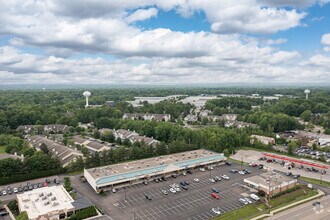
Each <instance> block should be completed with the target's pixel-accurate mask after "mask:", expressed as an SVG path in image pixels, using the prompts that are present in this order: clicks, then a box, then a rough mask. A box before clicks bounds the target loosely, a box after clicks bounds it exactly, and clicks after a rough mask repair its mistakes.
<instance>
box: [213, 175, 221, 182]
mask: <svg viewBox="0 0 330 220" xmlns="http://www.w3.org/2000/svg"><path fill="white" fill-rule="evenodd" d="M213 179H214V180H215V182H218V181H221V178H220V177H219V176H215V177H214V178H213Z"/></svg>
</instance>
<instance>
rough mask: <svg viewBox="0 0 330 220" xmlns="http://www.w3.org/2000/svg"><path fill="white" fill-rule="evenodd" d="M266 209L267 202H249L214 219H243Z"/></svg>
mask: <svg viewBox="0 0 330 220" xmlns="http://www.w3.org/2000/svg"><path fill="white" fill-rule="evenodd" d="M258 208H259V209H262V210H265V209H266V208H267V207H266V205H265V204H259V205H255V204H249V205H246V206H244V207H242V208H240V209H236V210H233V211H231V212H227V213H225V214H223V215H220V216H219V217H216V218H214V220H238V219H242V218H244V217H246V216H251V215H253V214H256V213H258V212H260V210H259V209H258Z"/></svg>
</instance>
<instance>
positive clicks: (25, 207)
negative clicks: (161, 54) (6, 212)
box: [17, 186, 74, 219]
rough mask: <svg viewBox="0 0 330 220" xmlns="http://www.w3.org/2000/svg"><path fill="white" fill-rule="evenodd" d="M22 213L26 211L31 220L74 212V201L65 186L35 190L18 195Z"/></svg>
mask: <svg viewBox="0 0 330 220" xmlns="http://www.w3.org/2000/svg"><path fill="white" fill-rule="evenodd" d="M17 202H18V205H19V207H20V211H21V212H23V211H26V212H27V214H28V217H29V219H35V218H38V217H39V216H41V215H47V214H48V213H50V212H56V211H61V210H73V209H74V206H73V205H72V203H73V202H74V200H73V199H72V198H71V196H70V195H69V193H68V192H67V191H66V190H65V189H64V187H63V186H50V187H43V188H38V189H34V190H33V191H28V192H24V193H23V194H18V195H17Z"/></svg>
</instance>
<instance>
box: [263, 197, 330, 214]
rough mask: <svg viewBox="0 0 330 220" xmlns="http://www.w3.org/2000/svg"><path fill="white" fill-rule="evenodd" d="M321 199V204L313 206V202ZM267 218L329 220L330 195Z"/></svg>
mask: <svg viewBox="0 0 330 220" xmlns="http://www.w3.org/2000/svg"><path fill="white" fill-rule="evenodd" d="M315 201H320V202H321V204H320V205H316V206H313V202H315ZM266 219H267V220H283V219H285V220H297V219H299V220H311V219H313V220H328V219H330V196H326V197H323V198H321V199H318V200H314V201H310V202H307V203H304V204H302V205H299V206H297V207H294V208H292V209H289V210H286V211H283V212H280V213H278V214H276V215H274V216H273V217H269V218H266Z"/></svg>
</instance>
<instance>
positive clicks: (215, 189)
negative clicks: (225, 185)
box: [212, 188, 220, 193]
mask: <svg viewBox="0 0 330 220" xmlns="http://www.w3.org/2000/svg"><path fill="white" fill-rule="evenodd" d="M212 191H213V192H215V193H219V192H220V190H219V189H218V188H212Z"/></svg>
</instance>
